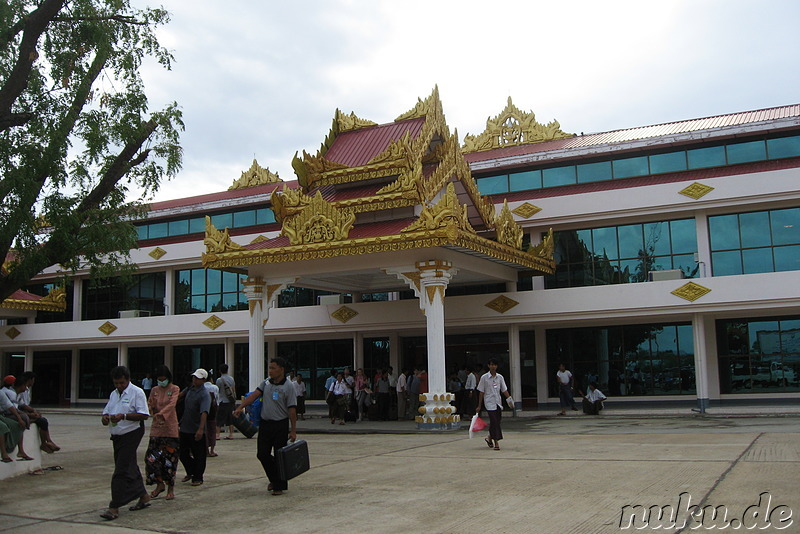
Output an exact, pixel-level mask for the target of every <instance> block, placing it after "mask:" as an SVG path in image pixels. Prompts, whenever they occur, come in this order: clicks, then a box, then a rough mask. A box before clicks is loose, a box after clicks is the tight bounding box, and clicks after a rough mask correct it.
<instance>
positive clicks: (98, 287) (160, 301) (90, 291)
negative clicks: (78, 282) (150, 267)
mask: <svg viewBox="0 0 800 534" xmlns="http://www.w3.org/2000/svg"><path fill="white" fill-rule="evenodd" d="M165 288H166V274H165V273H163V272H157V273H146V274H135V275H133V276H131V277H129V278H102V279H94V280H87V281H86V282H85V283H84V284H83V312H82V318H83V320H92V319H118V318H119V317H120V312H122V311H129V310H140V311H145V312H148V313H149V314H150V315H164V295H165Z"/></svg>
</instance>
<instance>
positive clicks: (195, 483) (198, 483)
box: [192, 480, 203, 486]
mask: <svg viewBox="0 0 800 534" xmlns="http://www.w3.org/2000/svg"><path fill="white" fill-rule="evenodd" d="M202 485H203V481H202V480H195V481H194V482H192V486H202Z"/></svg>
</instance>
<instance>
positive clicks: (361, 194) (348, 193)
mask: <svg viewBox="0 0 800 534" xmlns="http://www.w3.org/2000/svg"><path fill="white" fill-rule="evenodd" d="M385 185H386V184H370V185H365V186H363V187H350V188H347V189H334V188H333V187H325V188H322V189H323V192H322V198H324V199H325V200H327V201H328V202H335V201H337V200H348V199H351V198H365V197H371V196H375V194H376V193H377V192H378V190H379V189H380V188H382V187H384V186H385Z"/></svg>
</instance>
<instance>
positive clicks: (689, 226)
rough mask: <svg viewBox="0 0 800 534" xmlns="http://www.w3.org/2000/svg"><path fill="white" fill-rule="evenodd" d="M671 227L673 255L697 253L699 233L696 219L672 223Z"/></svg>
mask: <svg viewBox="0 0 800 534" xmlns="http://www.w3.org/2000/svg"><path fill="white" fill-rule="evenodd" d="M669 227H670V238H671V239H672V253H673V254H684V253H689V252H691V253H694V252H697V231H696V230H695V224H694V219H684V220H682V221H670V223H669Z"/></svg>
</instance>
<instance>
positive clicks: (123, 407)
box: [100, 366, 150, 520]
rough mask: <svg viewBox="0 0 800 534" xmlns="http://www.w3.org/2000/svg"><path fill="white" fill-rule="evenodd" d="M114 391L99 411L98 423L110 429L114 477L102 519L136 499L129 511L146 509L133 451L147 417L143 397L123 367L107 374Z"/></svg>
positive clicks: (109, 517)
mask: <svg viewBox="0 0 800 534" xmlns="http://www.w3.org/2000/svg"><path fill="white" fill-rule="evenodd" d="M111 379H112V380H113V381H114V387H115V388H116V389H114V391H112V392H111V395H110V396H109V399H108V403H107V404H106V407H105V408H103V417H102V419H101V422H102V423H103V425H104V426H110V430H111V441H112V443H113V445H114V464H115V465H114V475H113V476H112V477H111V502H110V503H109V504H108V510H106V511H105V512H103V513H102V514H100V517H102V518H103V519H108V520H112V519H116V518H117V517H119V508H120V506H124V505H126V504H128V503H129V502H131V501H132V500H134V499H136V498H137V497H138V498H139V502H137V503H136V504H135V505H134V506H131V508H130V510H132V511H136V510H142V509H143V508H146V507H148V506H150V503H149V501H150V495H149V494H148V493H147V490H145V488H144V480H142V473H141V471H139V464H138V463H137V461H136V449H138V448H139V443H140V442H141V441H142V436H144V421H145V420H146V419H147V418H148V417H150V411H149V410H148V409H147V398H146V397H145V395H144V391H142V389H141V388H139V387H137V386H135V385H134V384H132V383H131V373H130V371H128V368H127V367H124V366H119V367H115V368H114V369H113V370H112V371H111Z"/></svg>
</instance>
